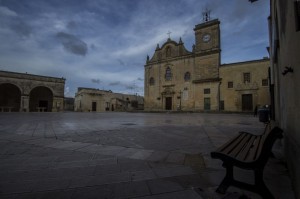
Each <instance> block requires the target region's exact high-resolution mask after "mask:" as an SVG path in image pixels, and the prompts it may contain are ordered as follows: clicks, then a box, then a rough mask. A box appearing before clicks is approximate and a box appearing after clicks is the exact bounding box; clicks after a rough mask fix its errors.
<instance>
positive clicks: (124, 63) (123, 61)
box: [118, 59, 126, 66]
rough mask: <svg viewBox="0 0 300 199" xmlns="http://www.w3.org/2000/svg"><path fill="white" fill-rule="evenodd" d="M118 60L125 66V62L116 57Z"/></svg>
mask: <svg viewBox="0 0 300 199" xmlns="http://www.w3.org/2000/svg"><path fill="white" fill-rule="evenodd" d="M118 62H119V63H120V65H121V66H125V65H126V64H125V62H124V61H122V60H121V59H118Z"/></svg>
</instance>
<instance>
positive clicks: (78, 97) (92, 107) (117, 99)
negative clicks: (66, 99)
mask: <svg viewBox="0 0 300 199" xmlns="http://www.w3.org/2000/svg"><path fill="white" fill-rule="evenodd" d="M143 101H144V99H143V97H141V96H137V95H129V94H121V93H113V92H112V91H106V90H99V89H94V88H78V91H77V93H76V94H75V111H80V112H91V111H92V112H104V111H132V110H139V109H143Z"/></svg>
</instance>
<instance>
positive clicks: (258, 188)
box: [254, 169, 274, 199]
mask: <svg viewBox="0 0 300 199" xmlns="http://www.w3.org/2000/svg"><path fill="white" fill-rule="evenodd" d="M254 172H255V174H254V175H255V192H256V193H258V194H260V195H261V196H262V198H268V199H274V196H273V195H272V193H271V192H270V190H269V189H268V187H267V186H266V184H265V182H264V179H263V169H258V170H254Z"/></svg>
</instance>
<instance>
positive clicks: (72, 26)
mask: <svg viewBox="0 0 300 199" xmlns="http://www.w3.org/2000/svg"><path fill="white" fill-rule="evenodd" d="M76 27H77V22H75V21H69V23H68V24H67V28H68V29H74V28H76Z"/></svg>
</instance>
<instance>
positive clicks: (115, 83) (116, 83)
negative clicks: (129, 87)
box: [109, 81, 121, 86]
mask: <svg viewBox="0 0 300 199" xmlns="http://www.w3.org/2000/svg"><path fill="white" fill-rule="evenodd" d="M109 85H110V86H118V85H121V82H120V81H116V82H111V83H110V84H109Z"/></svg>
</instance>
